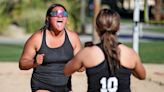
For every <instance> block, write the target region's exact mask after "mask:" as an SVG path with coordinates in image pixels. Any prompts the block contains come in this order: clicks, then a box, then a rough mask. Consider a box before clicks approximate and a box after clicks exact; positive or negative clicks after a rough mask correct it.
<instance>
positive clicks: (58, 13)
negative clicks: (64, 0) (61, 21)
mask: <svg viewBox="0 0 164 92" xmlns="http://www.w3.org/2000/svg"><path fill="white" fill-rule="evenodd" d="M59 16H62V17H68V13H67V12H66V11H61V10H58V11H52V12H50V17H59Z"/></svg>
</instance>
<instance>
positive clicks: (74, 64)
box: [64, 53, 83, 76]
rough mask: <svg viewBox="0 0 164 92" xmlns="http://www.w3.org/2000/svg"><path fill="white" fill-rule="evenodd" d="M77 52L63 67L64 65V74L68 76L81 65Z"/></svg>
mask: <svg viewBox="0 0 164 92" xmlns="http://www.w3.org/2000/svg"><path fill="white" fill-rule="evenodd" d="M79 56H80V55H79V53H78V54H77V55H76V56H75V57H74V58H73V59H72V60H71V61H69V62H68V63H67V64H66V65H65V67H64V74H65V75H66V76H70V75H71V74H73V73H74V72H76V71H77V70H79V69H80V68H81V67H82V65H83V64H82V61H81V60H80V57H79Z"/></svg>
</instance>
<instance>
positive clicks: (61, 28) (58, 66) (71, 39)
mask: <svg viewBox="0 0 164 92" xmlns="http://www.w3.org/2000/svg"><path fill="white" fill-rule="evenodd" d="M67 17H68V13H67V11H66V9H65V7H64V6H63V5H61V4H52V5H51V6H50V7H49V9H48V10H47V14H46V20H45V26H44V27H43V28H41V29H40V30H39V31H37V32H35V33H34V34H33V35H32V36H31V37H30V38H29V39H28V40H27V42H26V44H25V46H24V50H23V53H22V56H21V58H20V61H19V68H20V69H21V70H29V69H31V68H34V70H33V74H32V78H31V89H32V92H68V91H69V89H68V88H70V87H71V86H70V85H69V87H67V83H68V77H67V76H65V75H64V72H63V69H64V65H65V64H66V63H67V62H68V61H69V60H70V59H72V57H73V56H74V55H75V54H76V53H77V52H78V51H79V50H80V48H81V44H80V39H79V37H78V35H77V34H76V33H75V32H73V31H71V30H68V29H66V28H65V25H66V22H67ZM69 84H70V82H69Z"/></svg>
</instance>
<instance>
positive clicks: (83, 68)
mask: <svg viewBox="0 0 164 92" xmlns="http://www.w3.org/2000/svg"><path fill="white" fill-rule="evenodd" d="M83 71H85V67H81V68H80V69H79V70H77V72H83Z"/></svg>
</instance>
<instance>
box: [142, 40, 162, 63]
mask: <svg viewBox="0 0 164 92" xmlns="http://www.w3.org/2000/svg"><path fill="white" fill-rule="evenodd" d="M139 53H140V56H141V59H142V60H143V62H144V63H164V41H163V42H162V41H156V42H149V43H141V44H140V50H139Z"/></svg>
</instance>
